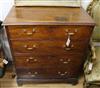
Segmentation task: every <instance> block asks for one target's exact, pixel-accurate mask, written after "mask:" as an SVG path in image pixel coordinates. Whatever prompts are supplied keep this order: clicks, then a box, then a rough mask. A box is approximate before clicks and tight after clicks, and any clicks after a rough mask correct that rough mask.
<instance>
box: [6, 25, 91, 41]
mask: <svg viewBox="0 0 100 88" xmlns="http://www.w3.org/2000/svg"><path fill="white" fill-rule="evenodd" d="M91 30H92V29H91V28H90V27H87V26H9V27H8V30H7V31H8V32H9V36H10V38H11V39H15V40H16V39H17V40H19V39H20V40H21V39H30V40H41V39H47V40H48V39H51V40H52V39H62V38H63V39H66V38H67V37H68V36H70V37H71V39H75V40H82V39H85V40H86V39H87V38H89V37H90V34H91Z"/></svg>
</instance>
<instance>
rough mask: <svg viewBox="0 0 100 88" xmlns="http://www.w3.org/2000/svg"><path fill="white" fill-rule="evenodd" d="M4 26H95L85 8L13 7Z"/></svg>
mask: <svg viewBox="0 0 100 88" xmlns="http://www.w3.org/2000/svg"><path fill="white" fill-rule="evenodd" d="M3 24H4V25H94V21H93V20H92V19H91V17H90V16H89V15H88V14H87V13H86V12H85V11H84V9H83V8H68V7H12V9H11V11H10V12H9V14H8V16H7V17H6V19H5V21H4V23H3Z"/></svg>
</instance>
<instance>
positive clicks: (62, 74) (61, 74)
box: [58, 72, 68, 76]
mask: <svg viewBox="0 0 100 88" xmlns="http://www.w3.org/2000/svg"><path fill="white" fill-rule="evenodd" d="M67 73H68V72H64V73H61V72H58V74H59V75H60V76H64V75H66V74H67Z"/></svg>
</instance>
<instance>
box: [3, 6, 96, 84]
mask: <svg viewBox="0 0 100 88" xmlns="http://www.w3.org/2000/svg"><path fill="white" fill-rule="evenodd" d="M3 25H5V27H6V32H7V36H8V39H9V44H10V47H11V51H12V56H13V59H14V64H15V69H16V74H17V83H18V85H21V84H23V83H26V82H34V83H37V82H45V83H46V82H68V83H72V84H76V83H77V82H78V77H79V75H80V72H81V71H82V67H83V64H84V61H85V57H86V56H87V55H86V54H87V51H88V45H89V40H90V37H91V34H92V30H93V27H94V22H93V20H92V19H91V18H90V17H89V16H88V14H87V13H86V12H85V11H84V10H83V9H82V8H68V7H67V8H66V7H13V8H12V10H11V11H10V13H9V15H8V16H7V17H6V19H5V21H4V23H3Z"/></svg>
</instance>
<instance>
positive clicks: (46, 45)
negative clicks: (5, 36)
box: [11, 40, 87, 54]
mask: <svg viewBox="0 0 100 88" xmlns="http://www.w3.org/2000/svg"><path fill="white" fill-rule="evenodd" d="M66 42H67V41H66V40H65V41H57V40H55V41H11V45H12V50H13V52H15V53H34V54H51V53H52V54H57V53H58V54H63V53H67V52H69V51H70V52H73V51H75V52H77V51H78V52H83V51H84V50H85V49H86V47H87V41H86V42H85V41H70V44H69V46H67V45H66Z"/></svg>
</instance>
